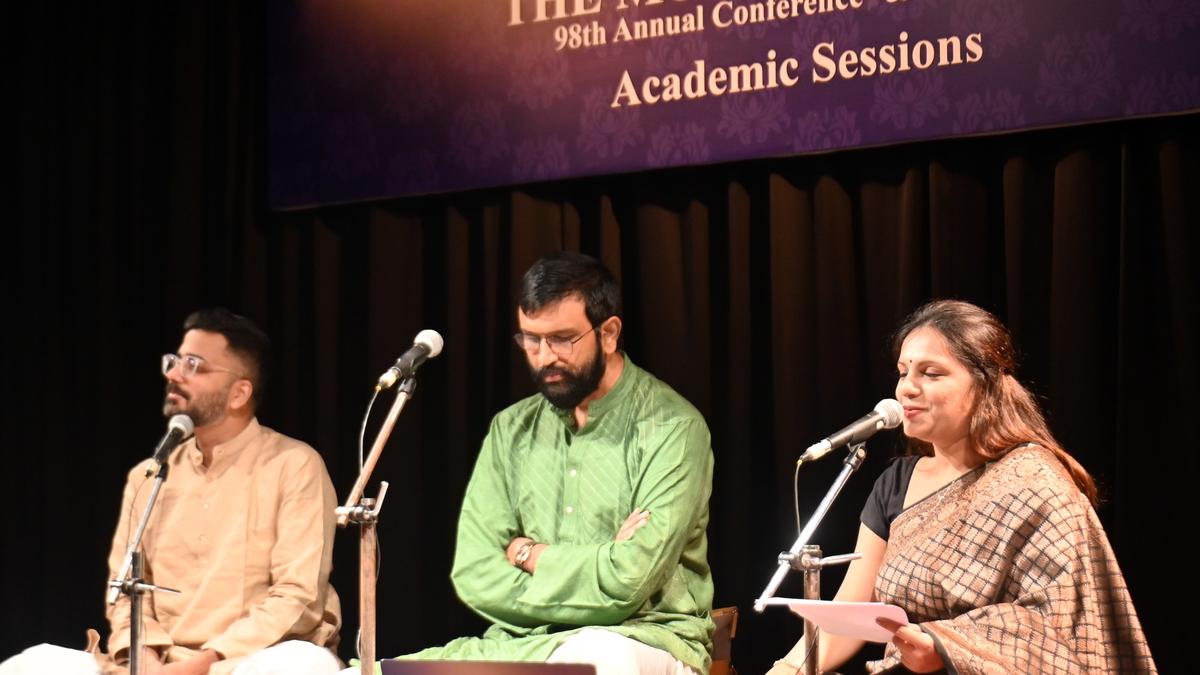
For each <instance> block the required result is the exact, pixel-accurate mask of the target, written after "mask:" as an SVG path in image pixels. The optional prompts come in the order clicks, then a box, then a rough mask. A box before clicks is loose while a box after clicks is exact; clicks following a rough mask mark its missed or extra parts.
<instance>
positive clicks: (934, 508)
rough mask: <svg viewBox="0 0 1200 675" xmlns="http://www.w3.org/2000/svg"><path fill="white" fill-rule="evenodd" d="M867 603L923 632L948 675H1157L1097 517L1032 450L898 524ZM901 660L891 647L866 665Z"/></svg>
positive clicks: (1043, 455) (1061, 473)
mask: <svg viewBox="0 0 1200 675" xmlns="http://www.w3.org/2000/svg"><path fill="white" fill-rule="evenodd" d="M875 599H876V600H878V601H880V602H887V603H892V604H895V605H899V606H900V607H903V608H904V609H905V611H906V612H908V618H909V621H911V622H913V623H919V624H921V628H922V629H924V630H925V632H926V633H928V634H929V635H932V636H933V638H934V641H935V642H936V643H937V649H938V652H939V653H940V654H941V656H942V660H943V661H944V662H945V664H946V669H947V670H948V671H949V672H951V673H962V674H964V675H965V674H967V673H989V674H990V673H1085V672H1086V673H1154V672H1157V670H1156V668H1155V665H1154V660H1153V658H1152V657H1151V655H1150V648H1149V646H1148V645H1147V644H1146V638H1145V636H1144V635H1143V633H1142V628H1141V624H1140V623H1139V622H1138V618H1137V614H1136V613H1135V612H1134V609H1133V602H1132V600H1131V599H1130V597H1129V591H1128V589H1127V587H1126V586H1125V580H1124V578H1123V577H1122V576H1121V570H1120V568H1119V567H1118V566H1117V560H1116V558H1115V557H1114V556H1113V551H1112V547H1111V546H1109V543H1108V538H1107V537H1106V536H1105V534H1104V529H1103V527H1102V526H1101V525H1100V521H1099V519H1098V518H1097V517H1096V512H1095V511H1094V510H1093V509H1092V507H1091V505H1090V504H1089V503H1088V501H1087V498H1086V497H1084V496H1083V494H1082V493H1080V491H1079V490H1078V488H1076V487H1075V484H1074V482H1073V481H1072V480H1071V478H1070V476H1069V475H1068V474H1067V472H1066V469H1065V468H1064V467H1063V466H1062V464H1061V463H1060V462H1059V461H1058V459H1057V458H1055V456H1054V455H1053V454H1051V453H1050V452H1049V451H1048V450H1045V449H1044V448H1041V447H1038V446H1024V447H1020V448H1017V449H1014V450H1013V451H1011V452H1010V453H1008V454H1007V455H1006V456H1005V457H1003V458H1002V459H1000V460H997V461H996V462H993V463H990V464H987V465H985V466H984V467H981V468H980V469H979V470H976V471H972V472H970V473H968V474H966V475H964V476H962V477H961V478H959V479H958V480H956V481H954V482H953V483H951V484H949V485H947V486H946V487H944V488H942V489H941V490H939V491H938V492H935V493H934V494H932V495H930V496H929V497H927V498H925V499H924V500H922V501H920V502H918V503H916V504H913V505H912V506H910V507H909V508H908V509H906V510H904V511H903V512H902V513H901V514H900V515H899V516H897V518H896V519H895V521H893V523H892V526H891V533H890V536H889V539H888V545H887V550H886V552H885V553H884V557H883V562H882V564H881V566H880V570H879V575H878V577H877V578H876V581H875ZM899 663H900V658H899V654H898V652H897V651H896V648H895V646H894V645H891V644H889V645H888V647H887V651H886V653H885V655H884V658H883V659H882V660H880V661H874V662H871V663H868V664H867V666H868V669H869V670H870V671H871V672H881V671H884V670H886V669H888V668H893V667H896V666H898V665H899Z"/></svg>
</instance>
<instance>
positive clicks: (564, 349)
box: [513, 327, 600, 356]
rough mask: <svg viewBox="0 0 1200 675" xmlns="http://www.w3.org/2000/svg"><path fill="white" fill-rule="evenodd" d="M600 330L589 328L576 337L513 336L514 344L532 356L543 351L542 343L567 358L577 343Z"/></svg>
mask: <svg viewBox="0 0 1200 675" xmlns="http://www.w3.org/2000/svg"><path fill="white" fill-rule="evenodd" d="M598 330H600V329H599V328H595V327H593V328H589V329H588V330H585V331H583V332H582V333H580V334H579V335H576V336H575V337H564V336H561V335H533V334H531V333H516V334H515V335H513V342H516V343H517V346H518V347H520V348H521V349H524V350H525V351H527V352H529V353H530V354H536V353H538V352H539V351H541V349H542V342H545V343H546V346H547V347H549V348H550V351H552V352H554V353H555V354H557V355H558V356H567V355H568V354H570V353H571V351H572V350H574V349H575V343H576V342H579V341H580V340H582V339H583V338H585V337H587V335H588V333H592V332H594V331H598Z"/></svg>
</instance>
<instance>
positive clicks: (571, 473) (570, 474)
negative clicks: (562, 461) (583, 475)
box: [567, 469, 579, 478]
mask: <svg viewBox="0 0 1200 675" xmlns="http://www.w3.org/2000/svg"><path fill="white" fill-rule="evenodd" d="M577 473H579V472H578V471H576V470H575V469H571V470H570V471H568V472H567V475H569V476H570V477H571V478H574V477H575V474H577Z"/></svg>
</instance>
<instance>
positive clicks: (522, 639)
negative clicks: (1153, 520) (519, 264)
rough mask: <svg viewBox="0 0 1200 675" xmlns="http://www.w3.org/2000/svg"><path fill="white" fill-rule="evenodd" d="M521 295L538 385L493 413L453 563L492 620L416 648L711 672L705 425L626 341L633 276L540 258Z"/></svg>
mask: <svg viewBox="0 0 1200 675" xmlns="http://www.w3.org/2000/svg"><path fill="white" fill-rule="evenodd" d="M519 304H520V307H519V310H518V312H517V318H518V322H519V325H520V329H521V330H520V332H519V333H517V334H516V336H515V338H516V341H517V344H518V345H519V346H520V347H521V348H522V349H523V350H524V352H525V354H526V357H527V359H528V361H529V366H530V371H531V373H532V375H533V378H534V381H535V382H536V383H537V386H538V389H539V391H540V392H541V393H540V394H538V395H534V396H532V397H529V398H527V399H525V400H523V401H519V402H517V403H516V404H514V405H512V406H510V407H509V408H507V409H506V410H504V411H502V412H501V413H500V414H498V415H497V416H496V417H495V419H493V421H492V425H491V429H490V430H489V432H488V435H487V438H486V439H485V440H484V442H483V449H482V450H481V451H480V454H479V458H478V460H477V462H476V465H475V472H474V474H473V475H472V477H471V481H470V483H469V485H468V486H467V492H466V498H465V500H464V503H463V508H462V515H461V516H460V519H459V527H458V543H457V551H456V555H455V560H454V570H453V572H452V573H451V578H452V580H453V582H454V587H455V589H456V590H457V591H458V595H459V597H460V598H462V600H463V602H465V603H467V605H469V606H470V607H471V608H472V609H473V610H475V611H476V612H478V613H479V614H480V615H482V616H483V617H484V618H486V619H487V620H488V621H490V622H491V623H492V625H491V627H490V628H489V629H488V630H487V631H486V632H485V633H484V635H483V636H482V637H471V638H459V639H457V640H454V641H452V642H450V643H449V644H447V645H445V646H444V647H435V648H432V649H426V650H424V651H422V652H419V653H417V654H413V655H411V656H410V657H408V658H421V659H469V660H511V661H556V662H572V663H591V664H593V665H595V666H596V668H597V673H598V675H606V674H609V673H611V674H614V675H615V674H617V673H621V674H626V673H628V674H631V675H651V674H653V675H659V674H660V673H661V674H662V675H695V674H699V675H704V674H706V673H707V672H708V666H709V661H710V653H711V650H712V642H711V638H712V631H713V624H712V621H711V619H710V617H709V614H710V610H711V609H712V596H713V583H712V575H711V573H710V571H709V567H708V561H707V558H706V553H707V548H708V542H707V536H706V532H705V531H706V528H707V526H708V498H709V494H710V493H711V491H712V450H711V446H710V438H709V432H708V426H707V425H706V424H705V422H704V419H703V418H702V417H701V416H700V413H699V412H697V411H696V409H695V408H694V407H692V405H691V404H689V403H688V402H687V401H686V400H684V399H683V397H681V396H680V395H679V394H677V393H676V392H675V391H674V390H672V389H671V388H670V387H669V386H667V385H666V384H664V383H663V382H661V381H660V380H658V379H657V378H655V377H654V376H653V375H650V374H649V373H647V372H646V371H644V370H642V369H641V368H638V367H637V366H635V365H634V364H633V362H632V361H630V360H629V357H628V356H626V355H625V353H624V352H623V351H621V350H620V349H619V338H620V334H621V318H620V289H619V287H618V286H617V284H616V281H615V280H614V279H613V277H612V275H611V273H609V271H608V270H607V269H606V268H605V267H604V266H603V265H602V264H600V263H599V262H598V261H596V260H595V259H593V258H590V257H588V256H583V255H579V254H571V253H561V254H556V255H552V256H549V257H547V258H543V259H542V260H539V261H538V262H537V263H536V264H534V266H533V267H532V268H530V270H529V271H528V272H527V273H526V275H525V277H524V281H523V287H522V292H521V298H520V303H519Z"/></svg>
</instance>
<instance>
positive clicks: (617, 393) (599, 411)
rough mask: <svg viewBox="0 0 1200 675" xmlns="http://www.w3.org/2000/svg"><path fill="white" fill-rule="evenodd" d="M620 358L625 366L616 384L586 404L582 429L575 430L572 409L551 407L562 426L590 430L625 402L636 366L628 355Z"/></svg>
mask: <svg viewBox="0 0 1200 675" xmlns="http://www.w3.org/2000/svg"><path fill="white" fill-rule="evenodd" d="M621 358H622V359H624V360H625V366H624V367H623V368H622V369H621V376H620V377H618V378H617V382H616V384H614V385H613V387H612V389H609V390H608V393H607V394H605V395H604V396H602V397H600V398H598V399H596V400H595V401H592V402H591V403H590V404H588V421H587V424H585V425H584V426H583V429H575V410H574V409H569V410H564V409H562V408H555V407H554V406H551V408H553V410H554V412H555V414H557V415H558V417H559V418H560V419H561V420H562V421H563V424H566V425H567V427H568V428H569V429H571V430H573V431H583V430H585V429H590V428H592V427H593V426H595V425H596V424H597V423H599V422H600V419H601V418H602V417H604V415H605V414H606V413H608V412H609V411H611V410H615V409H616V408H617V407H618V406H620V405H621V403H622V402H623V401H624V400H625V398H626V394H627V393H628V392H629V391H630V390H631V389H632V388H633V386H634V385H633V384H632V382H633V380H635V379H636V377H637V376H635V375H633V371H634V370H635V369H636V366H634V365H633V361H632V360H630V358H629V355H628V354H626V353H625V352H621Z"/></svg>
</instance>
